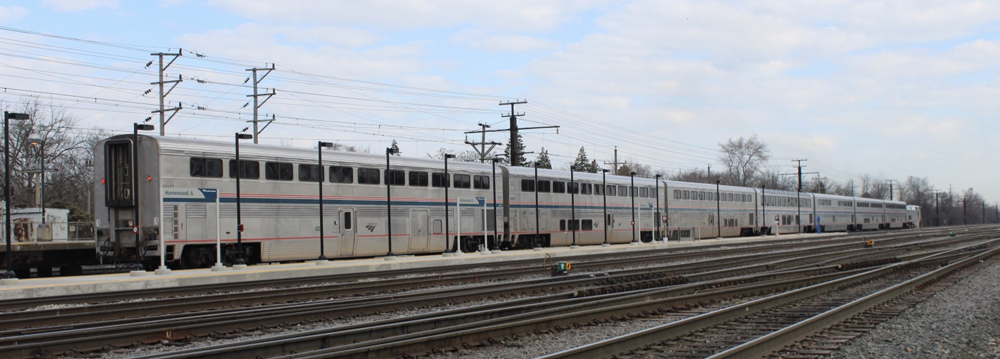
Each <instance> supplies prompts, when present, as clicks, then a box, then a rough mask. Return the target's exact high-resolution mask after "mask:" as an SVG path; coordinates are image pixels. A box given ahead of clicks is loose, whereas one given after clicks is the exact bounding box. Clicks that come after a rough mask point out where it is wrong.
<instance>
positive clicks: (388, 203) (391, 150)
mask: <svg viewBox="0 0 1000 359" xmlns="http://www.w3.org/2000/svg"><path fill="white" fill-rule="evenodd" d="M397 153H399V149H397V148H396V147H386V149H385V209H386V226H385V228H386V232H387V233H386V242H388V243H389V252H388V253H386V254H385V259H386V260H391V259H394V258H395V257H396V255H395V254H393V253H392V197H390V195H391V192H390V191H391V189H392V178H391V177H390V176H391V174H392V172H390V170H389V155H394V154H397ZM447 188H448V187H445V190H447Z"/></svg>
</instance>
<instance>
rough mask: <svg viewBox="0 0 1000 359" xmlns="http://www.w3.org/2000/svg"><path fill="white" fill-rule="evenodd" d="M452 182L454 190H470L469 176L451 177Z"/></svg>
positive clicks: (470, 177)
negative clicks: (453, 182)
mask: <svg viewBox="0 0 1000 359" xmlns="http://www.w3.org/2000/svg"><path fill="white" fill-rule="evenodd" d="M451 178H452V180H453V181H455V188H472V176H470V175H458V174H457V175H453V176H451Z"/></svg>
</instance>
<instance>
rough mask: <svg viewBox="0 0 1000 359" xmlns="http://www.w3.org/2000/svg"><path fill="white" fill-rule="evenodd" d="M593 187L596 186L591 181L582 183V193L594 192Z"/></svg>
mask: <svg viewBox="0 0 1000 359" xmlns="http://www.w3.org/2000/svg"><path fill="white" fill-rule="evenodd" d="M593 188H594V186H593V185H592V184H590V183H581V184H580V193H582V194H592V193H594V191H593Z"/></svg>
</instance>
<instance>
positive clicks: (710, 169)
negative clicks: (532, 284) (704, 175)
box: [708, 163, 712, 178]
mask: <svg viewBox="0 0 1000 359" xmlns="http://www.w3.org/2000/svg"><path fill="white" fill-rule="evenodd" d="M708 178H712V164H711V163H709V164H708Z"/></svg>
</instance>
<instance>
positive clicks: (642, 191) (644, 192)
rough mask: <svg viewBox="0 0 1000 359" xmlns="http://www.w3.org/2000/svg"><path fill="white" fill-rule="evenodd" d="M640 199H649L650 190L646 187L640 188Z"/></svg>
mask: <svg viewBox="0 0 1000 359" xmlns="http://www.w3.org/2000/svg"><path fill="white" fill-rule="evenodd" d="M639 197H649V188H646V187H643V188H640V189H639Z"/></svg>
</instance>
